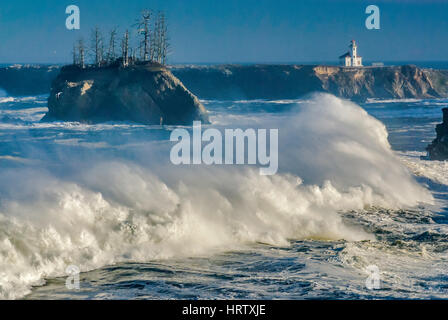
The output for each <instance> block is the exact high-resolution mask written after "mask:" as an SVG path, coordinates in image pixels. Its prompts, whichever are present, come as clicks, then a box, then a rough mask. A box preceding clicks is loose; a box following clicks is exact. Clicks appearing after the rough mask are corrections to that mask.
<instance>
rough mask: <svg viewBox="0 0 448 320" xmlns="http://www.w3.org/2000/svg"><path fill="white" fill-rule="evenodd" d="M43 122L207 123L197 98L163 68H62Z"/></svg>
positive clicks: (157, 66) (139, 66)
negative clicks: (198, 121)
mask: <svg viewBox="0 0 448 320" xmlns="http://www.w3.org/2000/svg"><path fill="white" fill-rule="evenodd" d="M48 109H49V110H48V113H47V114H46V115H45V117H44V118H43V119H42V120H43V121H53V120H62V121H79V122H87V123H99V122H105V121H133V122H137V123H142V124H161V123H162V124H167V125H170V124H173V125H179V124H190V125H191V124H192V122H193V121H194V120H201V121H203V122H208V116H207V111H206V110H205V108H204V106H203V105H202V104H201V103H200V102H199V100H198V99H197V98H196V97H195V96H194V95H193V94H192V93H191V92H190V91H188V90H187V89H186V88H185V86H184V85H183V84H182V83H181V82H180V81H179V80H178V79H177V78H176V77H175V76H173V75H172V74H171V72H170V71H168V70H167V69H166V68H165V67H163V66H162V65H159V64H155V63H146V64H140V65H133V66H129V67H126V68H123V67H121V66H119V65H116V66H110V67H101V68H93V67H89V68H86V69H81V68H79V67H77V66H66V67H63V68H62V70H61V73H60V74H59V75H58V77H57V78H56V79H55V80H54V82H53V85H52V89H51V94H50V97H49V98H48Z"/></svg>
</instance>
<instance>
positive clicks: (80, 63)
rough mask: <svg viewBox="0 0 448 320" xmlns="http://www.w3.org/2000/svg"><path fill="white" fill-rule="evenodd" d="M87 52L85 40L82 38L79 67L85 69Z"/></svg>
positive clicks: (79, 47) (80, 40)
mask: <svg viewBox="0 0 448 320" xmlns="http://www.w3.org/2000/svg"><path fill="white" fill-rule="evenodd" d="M85 51H86V48H85V46H84V40H83V39H82V38H81V39H79V40H78V57H79V66H80V67H81V68H83V69H84V68H85Z"/></svg>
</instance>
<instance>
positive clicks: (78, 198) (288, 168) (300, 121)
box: [0, 94, 432, 299]
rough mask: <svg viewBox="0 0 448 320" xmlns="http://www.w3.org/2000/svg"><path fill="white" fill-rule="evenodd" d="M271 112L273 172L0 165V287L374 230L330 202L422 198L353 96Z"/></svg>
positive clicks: (381, 130)
mask: <svg viewBox="0 0 448 320" xmlns="http://www.w3.org/2000/svg"><path fill="white" fill-rule="evenodd" d="M242 121H243V120H242ZM272 121H274V122H272ZM272 121H270V122H269V121H267V122H266V123H265V125H266V126H271V127H272V126H277V127H278V128H279V129H280V131H279V135H280V141H279V146H280V149H279V152H280V154H279V160H280V163H281V173H279V174H278V175H276V176H271V177H268V176H260V175H259V174H258V170H257V169H256V168H253V167H173V166H171V165H170V164H167V163H163V161H156V162H152V163H148V164H147V165H142V164H138V162H136V161H130V160H124V159H120V158H118V157H117V159H113V160H111V159H107V160H105V159H102V160H95V163H91V164H89V165H90V168H89V169H85V166H79V167H78V170H71V169H70V170H69V169H67V172H69V173H67V172H65V173H64V174H61V173H60V172H59V171H58V172H59V173H57V172H54V171H52V170H50V169H49V168H47V167H45V165H43V164H42V163H39V164H38V165H36V166H29V167H21V168H20V169H17V168H14V170H7V169H2V170H1V171H0V175H1V179H0V195H1V196H0V197H1V198H0V297H1V298H8V299H14V298H19V297H22V296H24V295H26V294H27V293H29V291H30V287H31V286H32V285H39V284H43V282H44V279H45V278H49V277H56V276H63V275H64V274H65V269H66V267H67V266H69V265H77V266H78V267H80V269H81V270H82V271H87V270H92V269H96V268H99V267H101V266H104V265H110V264H114V263H118V262H123V261H135V262H144V261H149V260H153V259H169V258H177V257H183V256H197V255H209V254H213V253H215V252H223V251H229V250H238V249H241V248H244V247H245V246H247V245H251V244H254V243H257V242H258V243H266V244H270V245H288V240H290V239H324V240H339V239H344V240H347V241H359V240H375V237H374V236H373V235H372V234H369V233H367V232H366V231H364V230H363V229H362V228H361V227H359V226H352V225H348V224H347V223H345V222H344V220H343V219H342V218H341V217H340V216H339V214H338V212H339V211H348V210H361V209H364V208H365V207H368V206H381V207H387V208H400V207H408V206H415V205H417V204H418V203H420V202H431V201H432V197H431V195H430V193H429V192H428V191H427V190H426V189H424V188H423V187H421V186H420V185H419V184H418V183H417V182H415V181H414V179H413V177H412V176H411V174H410V173H409V172H408V171H407V169H406V168H405V166H404V165H403V164H402V163H401V162H400V160H399V159H398V158H397V157H396V156H395V155H394V153H393V152H392V150H391V148H390V145H389V143H388V141H387V131H386V129H385V127H384V125H382V124H381V123H380V122H379V121H377V120H376V119H374V118H373V117H371V116H369V115H368V114H367V113H366V112H365V111H364V110H362V109H361V108H360V107H359V106H357V105H355V104H353V103H351V102H348V101H345V100H341V99H338V98H336V97H334V96H331V95H326V94H320V95H315V96H314V97H312V98H311V99H310V100H309V102H307V103H306V104H301V105H300V108H299V109H298V110H297V111H296V112H293V113H291V115H289V116H288V117H287V118H286V119H283V120H282V122H281V123H275V121H279V120H278V119H274V120H272ZM237 125H240V126H244V125H246V126H248V125H249V126H250V125H251V124H248V123H238V124H237ZM165 151H166V158H169V146H167V149H166V150H165ZM71 156H72V157H73V158H75V159H76V155H71ZM77 161H81V159H76V161H74V163H79V162H77ZM140 162H141V161H140ZM66 165H67V166H72V165H73V164H66ZM75 168H76V166H75ZM81 168H82V169H81ZM62 171H64V170H62Z"/></svg>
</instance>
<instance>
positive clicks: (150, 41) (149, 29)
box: [73, 10, 170, 68]
mask: <svg viewBox="0 0 448 320" xmlns="http://www.w3.org/2000/svg"><path fill="white" fill-rule="evenodd" d="M133 27H135V28H136V31H137V39H138V44H137V46H133V45H132V44H131V33H130V32H129V29H126V31H125V32H124V34H123V36H122V38H121V39H118V29H117V28H114V29H112V30H111V31H110V32H109V33H108V36H107V37H106V38H105V37H104V36H103V33H102V32H101V30H100V28H99V27H95V28H94V29H93V30H92V34H91V43H90V46H87V45H86V44H85V42H84V40H83V39H82V38H80V39H79V40H78V41H77V42H76V43H75V44H74V46H73V64H74V65H76V66H79V67H81V68H85V67H86V66H93V67H104V66H109V65H115V64H117V63H120V64H121V65H122V66H123V67H127V66H129V65H133V64H138V63H142V62H143V63H144V62H156V63H159V64H162V65H165V64H166V62H167V56H168V54H169V53H170V43H169V38H168V25H167V19H166V16H165V13H164V12H162V11H159V12H157V13H154V12H153V11H152V10H144V11H142V13H141V16H140V18H139V19H137V21H136V23H135V24H134V25H133ZM120 40H121V41H120ZM118 49H120V50H118ZM117 51H118V52H117ZM89 62H90V63H89Z"/></svg>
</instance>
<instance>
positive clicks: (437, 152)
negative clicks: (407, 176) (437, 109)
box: [426, 108, 448, 160]
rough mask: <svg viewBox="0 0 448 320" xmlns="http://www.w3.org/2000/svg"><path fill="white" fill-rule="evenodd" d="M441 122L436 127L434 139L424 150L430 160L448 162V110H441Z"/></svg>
mask: <svg viewBox="0 0 448 320" xmlns="http://www.w3.org/2000/svg"><path fill="white" fill-rule="evenodd" d="M442 111H443V122H442V123H441V124H438V125H437V126H436V133H437V137H436V139H435V140H434V141H433V142H432V143H431V144H430V145H429V146H428V147H427V148H426V150H427V151H428V157H429V158H430V159H431V160H448V108H444V109H442Z"/></svg>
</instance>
